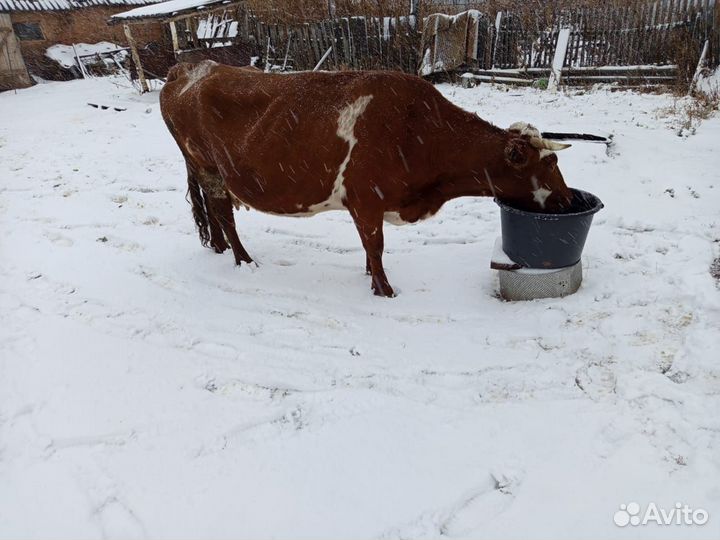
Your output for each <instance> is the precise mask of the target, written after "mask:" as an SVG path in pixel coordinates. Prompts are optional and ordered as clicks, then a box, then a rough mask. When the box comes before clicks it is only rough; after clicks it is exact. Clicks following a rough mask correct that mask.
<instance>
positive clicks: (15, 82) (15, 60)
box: [0, 13, 32, 92]
mask: <svg viewBox="0 0 720 540" xmlns="http://www.w3.org/2000/svg"><path fill="white" fill-rule="evenodd" d="M31 85H32V82H31V80H30V76H29V75H28V72H27V69H26V68H25V62H24V61H23V57H22V54H20V46H19V45H18V42H17V40H16V39H15V34H14V33H13V31H12V25H11V24H10V16H9V15H8V14H6V13H0V92H2V91H3V90H10V89H13V88H25V87H27V86H31Z"/></svg>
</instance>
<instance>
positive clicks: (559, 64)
mask: <svg viewBox="0 0 720 540" xmlns="http://www.w3.org/2000/svg"><path fill="white" fill-rule="evenodd" d="M568 41H570V29H569V28H561V29H560V32H559V33H558V38H557V44H556V45H555V56H553V62H552V69H551V71H550V80H549V81H548V85H547V89H548V90H549V91H550V92H556V91H557V88H558V85H559V84H560V78H561V77H562V68H563V64H564V63H565V53H566V52H567V46H568Z"/></svg>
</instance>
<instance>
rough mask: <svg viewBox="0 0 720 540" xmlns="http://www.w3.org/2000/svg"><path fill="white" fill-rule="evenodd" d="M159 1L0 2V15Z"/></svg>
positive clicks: (147, 3) (146, 3)
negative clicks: (15, 12)
mask: <svg viewBox="0 0 720 540" xmlns="http://www.w3.org/2000/svg"><path fill="white" fill-rule="evenodd" d="M159 1H161V0H0V13H2V12H11V11H69V10H71V9H82V8H86V7H95V6H147V5H149V4H155V3H157V2H159Z"/></svg>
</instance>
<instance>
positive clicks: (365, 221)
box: [351, 211, 395, 297]
mask: <svg viewBox="0 0 720 540" xmlns="http://www.w3.org/2000/svg"><path fill="white" fill-rule="evenodd" d="M351 214H352V215H353V219H354V220H355V226H356V227H357V230H358V233H359V234H360V240H362V244H363V247H364V248H365V254H366V267H367V268H369V270H370V272H369V273H370V275H371V276H372V290H373V292H374V293H375V295H377V296H387V297H393V296H395V292H394V291H393V289H392V287H391V286H390V283H389V282H388V279H387V276H386V275H385V269H384V268H383V263H382V255H383V249H384V247H385V240H384V237H383V216H382V214H378V215H377V216H372V217H370V216H365V215H363V214H361V213H360V214H358V213H356V212H352V211H351Z"/></svg>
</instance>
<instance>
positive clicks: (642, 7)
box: [478, 0, 720, 68]
mask: <svg viewBox="0 0 720 540" xmlns="http://www.w3.org/2000/svg"><path fill="white" fill-rule="evenodd" d="M716 17H717V14H716V6H715V1H714V0H660V1H655V2H648V3H643V4H632V5H626V6H620V7H618V6H607V7H600V8H579V9H574V10H561V11H553V12H550V13H547V12H545V13H542V12H541V13H538V14H537V15H536V16H535V18H534V20H530V21H528V20H522V19H521V18H520V17H519V16H516V15H514V14H513V13H507V12H505V13H499V14H498V15H497V18H496V21H495V24H488V23H486V25H487V27H488V30H487V31H488V32H489V33H490V37H489V38H487V39H485V40H484V41H483V42H479V43H478V46H479V47H487V46H488V45H489V44H492V46H493V52H492V62H491V64H492V65H488V64H487V62H486V64H485V65H484V66H481V67H485V68H490V67H495V68H519V67H538V68H549V67H550V65H551V63H552V60H553V54H554V51H555V45H556V43H557V38H558V35H559V33H560V30H561V29H569V30H570V40H569V42H568V47H567V53H566V56H565V66H567V67H573V68H582V67H598V66H634V65H667V64H677V63H678V62H681V61H682V60H683V58H682V57H683V55H688V56H689V57H690V58H689V60H691V61H694V62H697V59H698V57H699V55H700V51H701V50H702V47H703V44H704V42H705V40H710V42H711V48H710V56H709V60H710V62H711V63H712V64H713V65H717V63H718V52H720V51H719V48H720V42H719V41H718V35H717V32H716V31H714V27H715V26H716V24H717V19H716ZM493 34H495V36H493ZM493 37H494V40H493ZM483 52H484V54H483V56H482V58H485V59H486V60H487V58H489V57H490V54H489V53H487V52H485V51H483Z"/></svg>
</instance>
